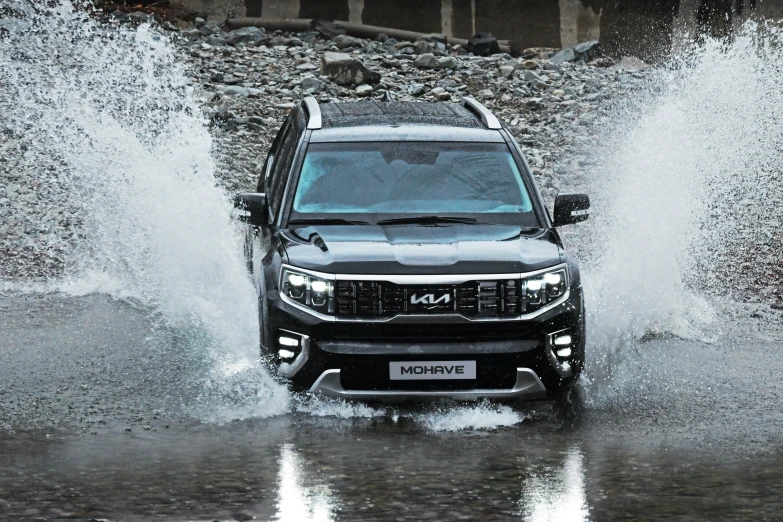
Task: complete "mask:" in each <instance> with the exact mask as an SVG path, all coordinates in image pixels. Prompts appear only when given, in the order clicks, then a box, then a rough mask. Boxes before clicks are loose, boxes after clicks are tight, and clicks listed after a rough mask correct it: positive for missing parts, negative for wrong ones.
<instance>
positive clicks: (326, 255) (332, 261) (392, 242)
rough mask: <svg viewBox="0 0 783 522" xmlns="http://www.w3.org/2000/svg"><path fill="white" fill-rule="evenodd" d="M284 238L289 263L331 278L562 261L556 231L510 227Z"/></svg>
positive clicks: (517, 268)
mask: <svg viewBox="0 0 783 522" xmlns="http://www.w3.org/2000/svg"><path fill="white" fill-rule="evenodd" d="M279 234H280V239H281V241H282V244H283V246H284V248H285V251H286V254H287V257H288V263H289V264H291V265H293V266H298V267H300V268H308V269H310V270H317V271H319V272H327V273H332V274H468V273H475V274H501V273H515V272H529V271H532V270H538V269H540V268H546V267H548V266H551V265H554V264H557V263H560V262H562V261H563V258H562V249H561V248H560V242H559V239H558V237H557V234H556V233H555V232H554V231H551V230H547V229H534V230H530V229H523V228H520V227H518V226H508V225H499V226H496V225H479V224H476V225H472V224H471V225H463V224H453V225H451V224H449V225H438V226H421V225H388V226H377V225H366V226H365V225H339V226H336V225H328V226H323V225H317V226H308V227H299V228H291V229H289V230H285V231H281V232H279Z"/></svg>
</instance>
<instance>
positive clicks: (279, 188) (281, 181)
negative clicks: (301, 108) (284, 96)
mask: <svg viewBox="0 0 783 522" xmlns="http://www.w3.org/2000/svg"><path fill="white" fill-rule="evenodd" d="M297 138H298V136H297V135H296V131H295V129H294V127H293V126H292V125H289V126H288V129H286V132H285V135H284V136H283V141H282V142H281V143H280V148H279V149H278V151H277V155H276V157H275V164H274V167H273V168H272V176H271V183H270V184H269V195H268V196H267V197H268V200H269V207H270V209H271V211H272V216H277V213H278V212H279V210H280V202H281V200H282V198H283V191H284V190H285V184H286V181H287V180H288V176H289V171H290V170H291V163H292V161H293V159H294V152H296V144H297V141H298V139H297Z"/></svg>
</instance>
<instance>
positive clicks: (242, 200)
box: [234, 192, 269, 227]
mask: <svg viewBox="0 0 783 522" xmlns="http://www.w3.org/2000/svg"><path fill="white" fill-rule="evenodd" d="M234 208H236V209H237V210H239V220H240V221H242V222H244V223H249V224H251V225H255V226H257V227H262V226H264V225H267V224H268V223H269V219H268V216H269V207H268V206H267V202H266V194H260V193H258V192H242V193H240V194H237V195H236V196H234Z"/></svg>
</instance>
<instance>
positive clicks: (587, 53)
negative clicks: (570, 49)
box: [574, 40, 601, 62]
mask: <svg viewBox="0 0 783 522" xmlns="http://www.w3.org/2000/svg"><path fill="white" fill-rule="evenodd" d="M574 53H575V54H576V56H577V57H578V58H579V59H580V60H584V61H586V62H589V61H590V60H595V59H596V58H599V57H600V56H601V43H600V42H599V41H598V40H591V41H589V42H582V43H580V44H577V45H575V46H574Z"/></svg>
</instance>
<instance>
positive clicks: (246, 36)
mask: <svg viewBox="0 0 783 522" xmlns="http://www.w3.org/2000/svg"><path fill="white" fill-rule="evenodd" d="M265 39H266V35H265V34H264V32H263V31H262V30H261V29H259V28H258V27H241V28H239V29H234V30H233V31H231V32H229V33H228V36H226V43H228V44H229V45H236V44H238V43H240V42H242V43H245V44H253V45H258V44H259V43H260V42H262V41H264V40H265Z"/></svg>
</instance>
